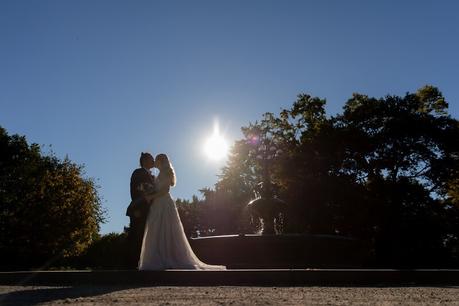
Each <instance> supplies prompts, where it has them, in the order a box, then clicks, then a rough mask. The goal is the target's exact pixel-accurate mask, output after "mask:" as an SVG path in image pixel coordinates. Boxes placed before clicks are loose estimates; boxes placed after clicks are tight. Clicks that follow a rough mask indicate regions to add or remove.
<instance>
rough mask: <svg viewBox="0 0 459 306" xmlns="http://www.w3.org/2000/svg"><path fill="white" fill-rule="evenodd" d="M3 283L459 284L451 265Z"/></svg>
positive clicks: (38, 275) (106, 274) (42, 275)
mask: <svg viewBox="0 0 459 306" xmlns="http://www.w3.org/2000/svg"><path fill="white" fill-rule="evenodd" d="M0 285H57V286H76V285H128V286H130V285H132V286H164V285H167V286H302V285H321V286H348V285H352V286H378V285H380V286H388V285H391V286H392V285H408V286H412V285H459V270H448V269H441V270H436V269H419V270H391V269H290V270H288V269H245V270H227V271H195V270H167V271H135V270H101V271H87V270H84V271H17V272H0Z"/></svg>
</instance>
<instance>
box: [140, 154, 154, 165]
mask: <svg viewBox="0 0 459 306" xmlns="http://www.w3.org/2000/svg"><path fill="white" fill-rule="evenodd" d="M149 157H150V158H151V159H154V158H153V155H151V154H150V153H148V152H142V153H140V167H143V163H144V161H145V159H147V158H149Z"/></svg>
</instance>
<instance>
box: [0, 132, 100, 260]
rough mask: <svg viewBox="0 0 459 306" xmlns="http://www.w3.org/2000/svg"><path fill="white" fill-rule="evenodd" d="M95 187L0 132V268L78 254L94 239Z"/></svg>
mask: <svg viewBox="0 0 459 306" xmlns="http://www.w3.org/2000/svg"><path fill="white" fill-rule="evenodd" d="M101 221H103V212H102V209H101V205H100V200H99V197H98V194H97V189H96V186H95V185H94V182H93V181H92V180H91V179H87V178H84V177H83V168H82V166H78V165H76V164H74V163H72V162H71V161H70V160H68V159H64V160H59V159H58V158H57V157H55V156H52V155H43V154H42V152H41V151H40V147H39V146H38V145H37V144H32V145H29V144H28V143H27V141H26V138H25V137H23V136H18V135H12V136H9V135H8V134H7V133H6V131H5V129H3V128H0V257H1V258H0V262H1V265H4V266H6V267H34V266H37V265H41V264H44V263H45V262H47V263H48V264H50V263H51V262H52V261H53V260H57V259H59V258H66V257H71V256H76V255H79V254H81V253H82V252H83V251H84V250H85V249H86V248H87V247H88V245H89V244H90V243H91V242H92V241H93V240H94V239H95V238H96V237H97V236H98V230H99V224H100V222H101Z"/></svg>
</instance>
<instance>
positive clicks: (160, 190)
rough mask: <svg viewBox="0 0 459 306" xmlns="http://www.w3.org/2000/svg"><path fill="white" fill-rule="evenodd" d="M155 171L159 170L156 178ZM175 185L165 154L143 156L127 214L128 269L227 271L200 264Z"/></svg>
mask: <svg viewBox="0 0 459 306" xmlns="http://www.w3.org/2000/svg"><path fill="white" fill-rule="evenodd" d="M152 168H157V169H158V170H159V174H158V176H157V177H155V176H154V175H153V174H152V173H151V169H152ZM175 183H176V176H175V171H174V168H173V167H172V164H171V162H170V160H169V157H168V156H167V155H166V154H158V155H157V156H156V158H154V157H153V155H151V154H150V153H144V152H142V153H141V155H140V168H138V169H135V170H134V172H133V173H132V175H131V184H130V191H131V203H130V204H129V206H128V208H127V211H126V215H127V216H129V218H130V224H129V232H128V247H129V250H128V254H129V258H128V261H129V266H130V267H132V268H134V267H136V268H138V269H139V270H167V269H192V270H225V269H226V267H225V266H216V265H208V264H206V263H204V262H202V261H200V260H199V259H198V257H197V256H196V255H195V254H194V252H193V250H192V249H191V246H190V244H189V242H188V239H187V238H186V236H185V232H184V230H183V225H182V222H181V220H180V216H179V214H178V210H177V207H176V205H175V201H174V199H173V198H172V196H171V194H170V188H171V187H173V186H175Z"/></svg>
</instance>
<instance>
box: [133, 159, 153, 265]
mask: <svg viewBox="0 0 459 306" xmlns="http://www.w3.org/2000/svg"><path fill="white" fill-rule="evenodd" d="M154 165H155V160H154V158H153V156H152V155H151V154H150V153H143V152H142V153H141V155H140V168H138V169H135V170H134V172H132V175H131V186H130V189H131V200H132V202H131V203H130V204H129V207H128V208H127V210H126V216H129V218H130V223H129V232H128V250H127V252H128V256H127V261H128V265H129V267H131V268H137V264H138V261H139V258H140V251H141V248H142V239H143V233H144V230H145V222H146V219H147V215H148V211H149V209H150V200H152V199H154V197H155V194H153V193H154V191H155V177H154V175H152V174H151V172H150V169H151V168H153V167H154Z"/></svg>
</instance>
